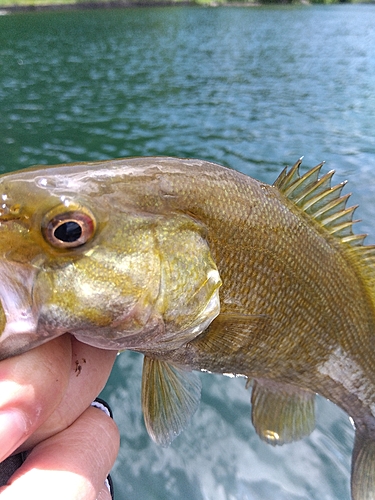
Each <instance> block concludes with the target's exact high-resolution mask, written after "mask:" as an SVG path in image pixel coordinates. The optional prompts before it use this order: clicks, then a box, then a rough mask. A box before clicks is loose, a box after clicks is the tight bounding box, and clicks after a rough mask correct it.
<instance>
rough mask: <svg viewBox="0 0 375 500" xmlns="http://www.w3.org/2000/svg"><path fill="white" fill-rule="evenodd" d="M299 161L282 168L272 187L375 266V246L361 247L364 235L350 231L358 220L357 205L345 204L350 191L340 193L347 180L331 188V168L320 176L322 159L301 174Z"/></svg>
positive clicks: (332, 172) (300, 160) (332, 171)
mask: <svg viewBox="0 0 375 500" xmlns="http://www.w3.org/2000/svg"><path fill="white" fill-rule="evenodd" d="M301 163H302V158H300V159H299V160H298V161H297V162H296V163H295V164H294V165H293V167H292V168H291V169H290V170H288V169H287V168H284V170H283V171H282V172H281V174H280V175H279V177H278V178H277V179H276V181H275V182H274V186H275V187H277V188H278V189H279V191H280V192H281V193H283V194H284V195H285V196H286V197H287V198H289V200H291V201H292V202H293V203H294V204H295V205H296V206H297V207H299V208H300V209H301V210H302V211H304V212H305V213H307V214H308V215H309V216H310V217H311V218H312V219H314V220H316V221H317V222H318V223H319V224H320V226H322V227H323V228H324V229H325V230H326V231H328V232H329V233H330V234H332V235H333V236H335V237H336V238H338V239H340V241H342V242H343V243H346V244H348V245H349V246H351V247H356V251H357V252H358V254H359V255H360V256H361V258H362V259H365V260H366V261H367V263H368V264H372V265H375V245H371V246H364V245H363V243H364V239H365V238H366V236H367V235H366V234H354V233H353V230H352V228H353V224H355V223H356V222H358V220H354V219H353V214H354V211H355V209H356V208H357V206H352V207H348V208H347V207H346V202H347V201H348V199H349V197H350V194H346V195H343V196H342V195H341V191H342V189H343V187H344V186H345V184H346V182H341V183H340V184H337V185H336V186H333V187H332V186H331V179H332V176H333V174H334V170H331V171H330V172H328V173H327V174H325V175H323V176H322V177H320V178H319V173H320V170H321V168H322V166H323V165H324V162H322V163H320V164H319V165H317V166H316V167H314V168H312V169H311V170H309V171H308V172H306V173H305V174H304V175H302V176H301V175H300V173H299V167H300V165H301Z"/></svg>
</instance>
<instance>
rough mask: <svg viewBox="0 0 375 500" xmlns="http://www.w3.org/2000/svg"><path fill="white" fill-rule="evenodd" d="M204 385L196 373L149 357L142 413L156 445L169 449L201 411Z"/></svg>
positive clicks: (145, 363) (145, 362) (143, 381)
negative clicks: (199, 410) (199, 409)
mask: <svg viewBox="0 0 375 500" xmlns="http://www.w3.org/2000/svg"><path fill="white" fill-rule="evenodd" d="M200 397H201V382H200V379H199V377H198V375H197V374H196V373H194V372H190V371H187V370H183V369H180V368H178V367H176V366H175V365H172V364H171V363H167V362H166V361H159V360H157V359H152V358H149V357H147V356H145V358H144V363H143V373H142V409H143V415H144V420H145V425H146V428H147V431H148V433H149V435H150V437H151V438H152V439H153V440H154V441H155V443H157V444H160V445H162V446H168V445H169V444H170V443H171V442H172V441H173V439H174V438H175V437H177V436H178V435H179V434H180V432H181V431H182V430H183V429H184V428H185V427H186V425H187V424H188V423H189V421H190V419H191V417H192V416H193V414H194V413H195V411H196V410H197V408H198V405H199V401H200Z"/></svg>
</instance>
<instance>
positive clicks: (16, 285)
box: [0, 260, 43, 360]
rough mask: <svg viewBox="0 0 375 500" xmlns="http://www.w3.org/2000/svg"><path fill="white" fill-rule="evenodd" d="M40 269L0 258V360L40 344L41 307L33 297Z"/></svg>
mask: <svg viewBox="0 0 375 500" xmlns="http://www.w3.org/2000/svg"><path fill="white" fill-rule="evenodd" d="M36 274H37V269H36V268H34V267H33V266H32V265H30V264H27V263H18V262H9V261H5V260H1V261H0V306H1V307H0V327H1V332H0V360H1V359H5V358H7V357H9V356H15V355H17V354H21V353H22V352H24V351H26V350H29V349H30V348H32V347H34V346H36V345H38V344H41V343H42V342H43V339H41V338H40V334H39V333H38V334H37V326H38V315H39V314H38V313H39V307H38V306H37V304H35V301H34V297H33V285H34V282H35V277H36Z"/></svg>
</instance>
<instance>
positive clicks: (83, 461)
mask: <svg viewBox="0 0 375 500" xmlns="http://www.w3.org/2000/svg"><path fill="white" fill-rule="evenodd" d="M118 449H119V432H118V429H117V427H116V424H115V423H114V421H113V420H112V419H111V418H110V417H108V416H107V415H106V414H105V413H104V412H102V411H101V410H98V409H97V408H93V407H90V408H88V409H87V410H86V411H85V412H84V413H83V414H82V415H81V417H80V418H79V419H78V420H77V421H76V422H74V424H72V425H71V426H70V427H69V428H67V429H65V430H64V431H62V432H60V433H59V434H57V435H55V436H53V437H51V438H49V439H47V440H46V441H43V442H42V443H40V444H39V445H37V446H36V447H35V448H34V449H33V450H32V452H31V453H30V455H29V456H28V458H27V460H26V461H25V463H24V464H23V465H22V466H21V467H20V469H18V470H17V472H16V473H15V474H14V475H13V476H12V478H11V480H10V482H9V485H8V486H5V487H3V488H0V494H1V500H18V499H19V498H29V497H30V496H35V498H38V500H50V499H51V498H53V499H54V500H66V499H67V498H69V500H95V499H97V498H98V496H99V494H102V495H103V494H104V492H102V490H103V484H104V481H105V479H106V477H107V475H108V472H109V470H110V469H111V467H112V465H113V463H114V461H115V459H116V456H117V453H118ZM104 498H105V497H103V499H104Z"/></svg>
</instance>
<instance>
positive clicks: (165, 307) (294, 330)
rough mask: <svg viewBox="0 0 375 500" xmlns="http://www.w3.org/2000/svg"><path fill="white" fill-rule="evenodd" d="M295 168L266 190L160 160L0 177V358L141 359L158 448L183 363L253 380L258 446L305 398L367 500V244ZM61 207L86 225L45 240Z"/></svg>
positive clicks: (176, 419)
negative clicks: (44, 354)
mask: <svg viewBox="0 0 375 500" xmlns="http://www.w3.org/2000/svg"><path fill="white" fill-rule="evenodd" d="M299 163H300V162H297V164H296V165H295V167H294V168H292V169H291V170H290V171H288V172H284V173H282V174H281V176H280V177H279V178H278V180H277V181H276V182H275V185H274V186H269V185H266V184H264V183H261V182H258V181H256V180H254V179H251V178H250V177H247V176H245V175H243V174H240V173H238V172H235V171H233V170H229V169H226V168H224V167H220V166H218V165H215V164H212V163H209V162H204V161H200V160H183V159H173V158H133V159H124V160H113V161H109V162H98V163H92V164H89V163H86V164H74V165H64V166H56V167H48V168H44V167H36V168H34V169H31V170H28V171H22V172H20V173H15V174H7V175H5V176H2V177H0V186H1V187H0V194H2V196H3V201H4V204H3V213H2V214H1V217H0V220H1V226H0V275H1V276H2V283H1V285H0V296H1V299H2V304H3V312H2V314H0V319H1V323H2V324H3V326H4V329H3V334H2V335H1V337H0V352H1V356H2V357H7V356H9V355H14V354H16V353H19V352H22V351H23V350H26V349H28V348H31V347H33V346H35V345H37V344H38V343H40V342H43V341H46V340H48V339H49V338H52V337H53V336H56V335H59V334H61V333H63V332H65V331H69V332H70V333H72V334H73V335H75V336H76V337H77V338H79V339H80V340H82V341H84V342H87V343H91V344H92V345H96V346H99V347H105V348H113V349H125V348H130V349H133V350H138V351H141V352H143V353H144V354H145V364H144V370H143V378H142V400H143V411H144V415H145V422H146V426H147V429H148V431H149V433H150V435H151V436H152V437H153V439H154V440H155V441H156V442H159V443H160V444H163V445H167V444H168V443H169V442H170V441H171V440H172V439H173V438H174V437H175V436H176V435H177V434H178V433H179V432H180V431H181V429H182V428H183V427H184V426H185V425H186V424H187V422H188V420H189V418H190V416H191V415H192V414H193V413H194V411H195V409H196V407H197V405H198V403H199V397H200V386H199V380H198V379H197V378H196V377H195V376H194V373H191V372H190V371H189V370H208V371H212V372H218V373H235V374H243V375H245V376H246V377H248V378H249V379H252V380H253V381H254V382H253V393H252V403H253V410H252V417H253V423H254V425H255V428H256V430H257V432H258V434H259V435H260V437H261V438H262V439H264V440H266V441H268V442H270V443H271V444H283V443H284V442H290V441H292V440H294V439H298V438H300V437H303V436H304V435H307V434H308V433H309V432H311V430H312V429H313V427H314V394H315V393H319V394H321V395H322V396H324V397H326V398H328V399H330V400H331V401H333V402H335V403H336V404H338V405H339V406H340V407H341V408H343V409H344V410H345V411H346V412H347V413H348V414H349V415H351V417H352V418H353V419H354V421H355V424H356V444H355V448H354V454H353V474H352V496H353V499H354V500H368V499H370V498H375V470H374V464H375V435H374V433H375V425H374V423H375V420H374V415H375V366H374V364H375V358H374V346H373V336H374V326H375V315H374V283H375V280H374V273H373V270H374V265H375V257H374V255H375V251H374V248H373V247H371V246H364V245H363V236H362V237H361V236H360V235H358V236H356V235H353V232H352V224H353V220H352V215H353V211H354V210H353V208H349V209H348V208H346V201H347V196H341V190H342V188H343V185H339V186H334V187H331V184H330V181H331V177H332V173H329V174H326V175H325V176H323V177H322V178H319V177H318V175H319V172H320V168H321V165H319V166H317V167H316V168H315V169H312V170H311V171H309V172H308V173H307V174H306V175H305V176H302V177H301V176H300V175H299V173H298V167H299ZM4 197H5V198H4ZM56 207H57V209H56ZM64 211H65V212H66V211H69V212H70V213H73V214H75V215H76V214H77V213H82V214H83V218H85V217H86V216H87V217H89V218H91V219H92V220H93V228H94V229H93V234H92V235H91V234H90V236H89V238H88V240H87V242H84V243H82V244H80V245H79V246H76V247H66V248H64V247H63V248H61V247H56V246H53V245H51V243H50V242H49V241H48V238H49V237H50V236H48V234H47V235H46V229H45V228H46V227H49V222H50V219H51V217H55V216H56V214H59V213H64ZM43 228H44V229H43ZM43 231H44V232H43ZM9 242H11V245H9ZM9 248H11V249H12V250H11V251H10V252H9ZM13 276H22V279H19V280H18V281H17V278H15V280H16V281H14V280H13ZM219 276H220V277H219ZM221 283H222V286H221V287H220V284H221ZM12 287H13V292H12V293H13V295H12V294H9V290H10V289H12ZM219 287H220V288H219ZM14 294H15V296H14ZM85 294H86V295H85ZM218 294H220V314H219V315H218V313H219V295H218ZM4 297H5V298H4ZM14 300H15V302H14ZM11 303H16V304H18V306H17V308H16V307H13V308H12V306H11ZM17 311H21V312H22V314H17ZM124 311H126V312H125V313H124ZM21 316H22V317H21ZM215 318H216V319H215ZM22 321H23V323H22ZM17 338H19V339H21V340H19V341H17V340H16V339H17Z"/></svg>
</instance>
